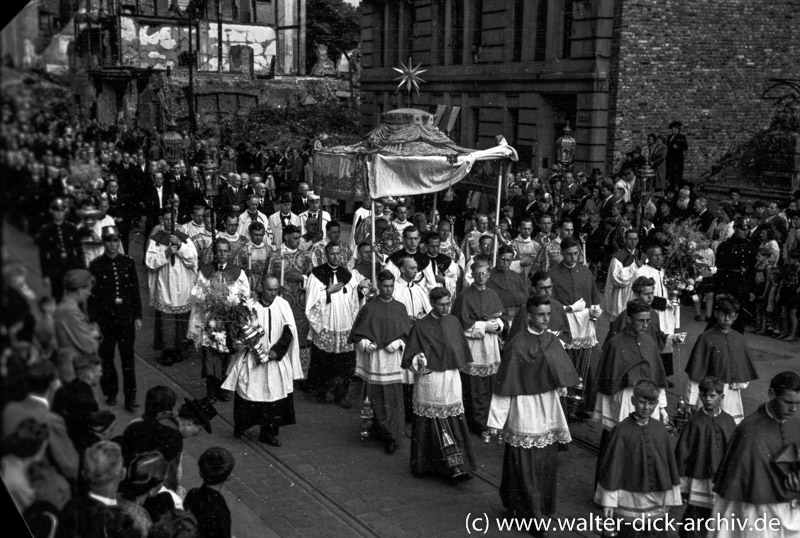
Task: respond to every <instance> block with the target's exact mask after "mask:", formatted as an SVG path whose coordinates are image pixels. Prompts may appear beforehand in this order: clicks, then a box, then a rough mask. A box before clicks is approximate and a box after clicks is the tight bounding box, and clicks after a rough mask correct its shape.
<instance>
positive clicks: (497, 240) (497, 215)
mask: <svg viewBox="0 0 800 538" xmlns="http://www.w3.org/2000/svg"><path fill="white" fill-rule="evenodd" d="M505 164H506V163H505V162H504V161H500V172H499V173H498V174H497V204H496V205H497V208H496V210H495V213H494V227H495V228H498V227H499V226H500V202H501V199H502V197H503V177H504V176H505V174H504V173H503V172H504V170H505ZM498 243H500V236H495V239H494V254H493V255H492V267H494V266H496V265H497V248H498Z"/></svg>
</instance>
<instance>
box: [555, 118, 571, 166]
mask: <svg viewBox="0 0 800 538" xmlns="http://www.w3.org/2000/svg"><path fill="white" fill-rule="evenodd" d="M556 147H557V148H558V162H559V163H561V165H562V166H563V167H564V168H567V167H568V166H569V165H571V164H572V161H573V159H574V158H575V138H573V136H572V129H571V128H570V126H569V122H567V125H566V126H565V127H564V134H562V135H561V136H559V137H558V140H556Z"/></svg>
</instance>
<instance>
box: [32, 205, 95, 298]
mask: <svg viewBox="0 0 800 538" xmlns="http://www.w3.org/2000/svg"><path fill="white" fill-rule="evenodd" d="M50 215H52V217H53V220H52V221H50V222H48V223H47V224H45V225H44V226H42V228H41V229H40V230H39V233H38V234H36V245H37V246H38V247H39V261H40V263H41V267H42V276H44V279H45V282H46V283H49V285H50V292H51V293H52V295H53V297H54V298H55V300H56V301H60V300H61V297H62V296H63V295H64V275H66V274H67V271H69V270H70V269H84V268H85V266H84V264H83V248H82V247H81V240H80V238H79V237H78V228H77V227H76V226H75V225H74V224H72V223H71V222H67V220H66V216H67V204H66V202H65V201H64V200H63V199H61V198H56V199H54V200H53V201H52V202H51V203H50Z"/></svg>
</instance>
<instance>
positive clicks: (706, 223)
mask: <svg viewBox="0 0 800 538" xmlns="http://www.w3.org/2000/svg"><path fill="white" fill-rule="evenodd" d="M697 222H698V223H699V224H700V230H699V231H700V232H702V233H706V232H707V231H708V228H709V227H710V226H711V223H712V222H714V214H713V213H712V212H711V211H709V210H708V209H706V210H704V211H703V214H702V215H698V216H697Z"/></svg>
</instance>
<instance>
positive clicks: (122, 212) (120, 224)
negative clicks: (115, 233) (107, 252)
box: [108, 189, 136, 252]
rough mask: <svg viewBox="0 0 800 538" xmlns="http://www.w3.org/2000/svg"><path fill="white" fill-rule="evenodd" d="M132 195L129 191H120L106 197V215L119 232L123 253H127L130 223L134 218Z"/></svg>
mask: <svg viewBox="0 0 800 538" xmlns="http://www.w3.org/2000/svg"><path fill="white" fill-rule="evenodd" d="M133 196H134V194H133V193H132V192H131V191H130V190H127V189H126V190H123V189H120V192H119V193H118V194H115V195H112V194H109V195H108V215H110V216H112V217H113V218H114V223H115V224H116V226H117V229H118V230H119V239H120V243H121V244H122V250H123V252H129V248H128V245H129V241H130V234H131V222H132V220H133V219H134V218H135V216H136V212H135V204H134V202H133V200H132V197H133Z"/></svg>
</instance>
